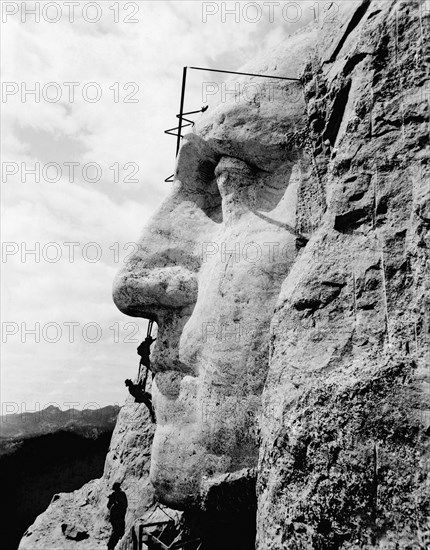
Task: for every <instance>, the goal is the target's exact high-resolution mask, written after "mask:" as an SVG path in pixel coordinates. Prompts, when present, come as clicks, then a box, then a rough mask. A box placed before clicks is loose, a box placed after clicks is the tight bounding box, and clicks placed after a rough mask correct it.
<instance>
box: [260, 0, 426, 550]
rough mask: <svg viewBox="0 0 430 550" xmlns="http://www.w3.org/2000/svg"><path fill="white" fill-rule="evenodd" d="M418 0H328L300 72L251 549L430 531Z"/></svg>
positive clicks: (422, 58)
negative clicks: (306, 153)
mask: <svg viewBox="0 0 430 550" xmlns="http://www.w3.org/2000/svg"><path fill="white" fill-rule="evenodd" d="M345 4H348V3H345ZM425 8H426V6H425V5H424V3H423V2H405V3H400V2H391V1H387V0H382V1H372V2H362V3H356V5H355V7H354V8H353V9H352V11H349V6H347V5H345V6H342V5H340V11H344V13H343V14H342V13H341V14H340V16H341V17H343V25H339V22H337V23H336V24H333V25H328V26H326V27H325V28H323V30H322V32H321V35H320V39H319V40H318V45H317V48H316V51H315V55H314V58H313V59H312V60H311V61H310V62H309V63H308V64H307V66H306V67H305V68H304V71H303V75H304V80H305V83H306V88H305V94H306V101H307V108H308V120H309V123H310V130H311V132H310V136H311V140H312V143H313V144H314V153H315V160H316V167H317V168H318V172H319V179H320V180H321V182H322V189H323V193H322V194H321V196H320V197H319V196H318V195H315V196H314V197H313V199H310V200H309V198H308V194H307V190H306V189H304V190H303V195H302V197H303V200H302V201H300V199H299V203H301V205H302V207H301V214H299V220H298V224H299V226H300V225H302V226H303V227H309V214H308V209H309V208H311V209H312V212H314V214H313V215H312V216H311V218H310V219H311V220H312V223H313V226H312V227H311V232H312V237H311V239H310V241H309V243H308V245H307V246H306V248H305V250H303V252H302V254H301V256H300V257H299V258H298V259H297V261H296V263H295V265H294V267H293V268H292V270H291V272H290V274H289V276H288V277H287V278H286V279H285V281H284V284H283V287H282V290H281V292H280V295H279V298H278V302H277V306H276V314H275V316H274V318H273V320H272V325H271V361H270V368H269V375H268V378H267V381H266V385H265V390H264V398H263V400H264V405H263V414H264V420H263V422H262V426H263V435H262V446H261V454H260V461H259V466H258V472H259V478H258V544H257V547H258V548H259V549H261V550H263V549H264V550H269V549H270V550H271V549H273V550H274V549H279V548H284V547H285V548H294V549H295V548H304V549H305V548H321V549H323V548H324V549H331V548H333V549H335V548H354V549H358V548H402V549H403V548H422V549H424V548H428V547H429V546H428V545H429V544H430V531H429V527H430V525H429V523H428V516H429V508H428V505H429V501H428V499H429V491H428V459H429V443H430V439H429V436H430V433H429V429H428V427H429V416H428V415H429V410H430V396H429V391H428V390H429V382H430V380H429V359H430V357H429V286H430V280H429V256H428V247H429V245H430V239H429V233H428V229H429V221H430V210H429V206H430V202H429V201H430V197H429V191H430V188H429V181H430V180H429V169H428V149H427V146H428V137H429V135H428V130H429V101H428V100H429V98H428V95H426V93H427V94H428V62H429V57H428V35H429V11H428V9H427V11H426V10H425ZM427 8H428V6H427ZM424 16H425V17H424Z"/></svg>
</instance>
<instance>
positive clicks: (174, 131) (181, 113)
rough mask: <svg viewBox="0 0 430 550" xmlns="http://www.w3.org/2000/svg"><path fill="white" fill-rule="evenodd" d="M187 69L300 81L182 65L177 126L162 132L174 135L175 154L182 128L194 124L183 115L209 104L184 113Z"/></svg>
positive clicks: (190, 113)
mask: <svg viewBox="0 0 430 550" xmlns="http://www.w3.org/2000/svg"><path fill="white" fill-rule="evenodd" d="M188 69H192V70H194V71H209V72H212V73H225V74H238V75H243V76H254V77H257V78H275V79H278V80H289V81H295V82H301V80H300V78H291V77H287V76H275V75H266V74H256V73H243V72H239V71H225V70H222V69H208V68H205V67H184V68H183V71H182V87H181V100H180V103H179V114H177V115H176V118H178V119H179V126H176V127H175V128H169V129H168V130H166V131H165V132H164V133H165V134H169V135H171V136H175V137H176V138H177V141H176V156H178V154H179V149H180V147H181V139H182V138H183V137H184V136H183V135H182V129H183V128H186V127H187V126H194V124H195V123H194V122H193V121H192V120H189V119H187V118H185V116H188V115H194V114H196V113H204V112H205V111H207V110H208V108H209V106H208V105H206V107H202V108H201V109H198V110H197V111H190V112H188V113H184V106H185V92H186V87H187V76H188ZM184 121H185V122H186V123H187V124H184V123H183V122H184ZM173 178H174V174H172V175H171V176H169V177H168V178H166V179H165V180H164V181H165V182H167V183H170V182H172V181H173Z"/></svg>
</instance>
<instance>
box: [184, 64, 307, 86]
mask: <svg viewBox="0 0 430 550" xmlns="http://www.w3.org/2000/svg"><path fill="white" fill-rule="evenodd" d="M188 68H189V69H194V70H195V71H209V72H211V73H227V74H241V75H244V76H258V77H260V78H278V79H279V80H294V81H296V82H301V80H300V78H290V77H287V76H274V75H268V74H255V73H241V72H238V71H222V70H220V69H205V68H204V67H188Z"/></svg>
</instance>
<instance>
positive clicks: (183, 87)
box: [176, 67, 188, 156]
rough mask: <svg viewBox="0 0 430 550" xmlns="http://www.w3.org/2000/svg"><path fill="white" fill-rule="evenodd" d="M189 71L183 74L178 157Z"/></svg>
mask: <svg viewBox="0 0 430 550" xmlns="http://www.w3.org/2000/svg"><path fill="white" fill-rule="evenodd" d="M187 70H188V67H184V72H183V73H182V92H181V105H180V107H179V128H178V141H177V143H176V156H178V153H179V149H180V147H181V132H182V115H183V113H184V103H185V86H186V85H187Z"/></svg>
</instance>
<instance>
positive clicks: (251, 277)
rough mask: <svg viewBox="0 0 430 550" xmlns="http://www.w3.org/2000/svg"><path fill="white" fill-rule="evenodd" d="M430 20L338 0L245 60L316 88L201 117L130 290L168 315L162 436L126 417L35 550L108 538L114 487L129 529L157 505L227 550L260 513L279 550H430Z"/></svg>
mask: <svg viewBox="0 0 430 550" xmlns="http://www.w3.org/2000/svg"><path fill="white" fill-rule="evenodd" d="M429 15H430V13H429V9H428V5H427V4H426V3H425V2H424V1H419V2H406V3H401V2H397V1H395V0H370V1H367V0H363V1H354V2H342V3H333V4H332V7H330V8H329V9H328V10H327V12H325V13H324V17H321V19H323V21H322V22H321V23H322V24H321V25H313V26H310V27H308V28H306V29H304V30H303V31H301V32H299V33H297V34H296V35H294V36H292V37H290V38H289V39H288V40H287V41H286V42H285V43H283V44H281V45H280V46H279V47H278V48H277V49H275V50H273V51H271V52H268V54H267V55H266V56H265V57H264V58H262V59H260V60H255V61H253V62H252V63H250V64H249V65H248V66H247V67H246V69H247V70H248V71H249V72H258V73H259V74H270V75H279V76H285V75H288V76H290V77H297V78H300V79H301V83H295V82H287V81H285V82H284V83H280V84H279V85H278V86H277V87H276V90H275V92H276V93H275V94H274V93H273V87H270V86H269V83H268V81H267V80H265V79H264V80H263V79H261V83H260V85H259V86H258V87H256V88H255V94H254V96H253V98H252V100H250V98H249V95H247V96H246V97H244V96H243V95H242V96H241V97H238V98H237V101H235V100H231V101H230V102H228V103H225V104H221V105H219V106H217V107H215V108H214V109H210V110H209V111H208V112H207V113H205V115H203V116H202V119H201V121H200V122H199V124H198V125H197V126H196V127H195V129H194V132H193V133H192V134H191V135H189V136H187V138H186V139H185V140H184V142H183V145H182V148H181V151H180V155H179V157H178V163H177V169H176V178H175V184H174V188H173V191H172V194H171V196H170V197H169V198H168V199H167V200H166V202H165V203H164V205H163V206H162V208H161V209H160V211H159V212H158V213H157V214H156V216H155V217H154V218H153V220H152V221H151V222H150V224H149V225H148V226H147V228H146V229H145V230H144V232H143V234H142V237H141V240H140V244H141V247H140V250H139V252H138V253H137V254H136V255H135V256H134V257H133V258H131V259H130V261H129V263H128V264H127V265H126V266H125V268H124V269H123V270H122V272H121V273H120V274H119V275H118V277H117V280H116V282H115V288H114V299H115V302H116V304H117V305H118V307H119V308H120V309H121V310H122V311H124V312H125V313H127V314H129V315H133V316H137V317H145V318H150V319H153V320H154V321H156V322H157V324H158V331H159V332H158V339H157V348H156V349H155V350H154V356H153V365H154V368H155V370H156V375H155V379H154V383H153V387H152V393H153V399H154V404H155V409H156V415H157V426H156V429H155V434H154V430H153V428H152V426H151V425H150V424H149V419H148V415H147V412H146V410H145V409H144V407H143V406H142V405H135V404H132V403H129V404H128V405H127V406H126V407H124V408H123V409H122V410H121V413H120V416H119V419H118V423H117V427H116V430H115V432H114V436H113V439H112V444H111V450H110V452H109V455H108V457H107V461H106V466H105V472H104V476H103V478H102V479H101V480H99V481H97V482H94V483H93V484H90V485H89V486H85V487H84V488H83V489H82V490H81V491H80V492H78V493H75V494H74V495H75V496H74V497H73V498H72V499H68V497H67V496H66V495H61V496H60V498H59V499H58V500H57V501H56V502H54V503H52V504H51V506H50V508H49V509H48V510H47V511H46V512H45V514H43V515H42V516H40V517H39V518H38V520H37V521H36V523H35V524H34V525H33V526H32V527H31V528H30V529H29V532H28V533H27V536H26V537H24V539H23V540H22V542H21V546H20V548H21V549H24V548H29V549H30V548H31V549H37V548H41V549H42V548H43V549H44V550H46V549H47V548H50V547H52V548H69V546H73V547H74V548H81V547H82V548H88V549H89V548H91V549H93V548H97V547H101V546H102V545H103V544H105V541H106V538H107V536H108V533H109V526H108V523H107V518H106V509H105V505H106V498H107V493H108V492H109V490H110V486H111V484H112V482H113V481H121V482H123V487H124V489H125V490H126V492H127V493H129V492H130V493H131V494H133V495H134V496H135V498H133V499H132V502H133V503H132V505H131V506H130V509H129V512H128V515H127V526H128V527H130V526H132V525H133V524H134V523H135V522H136V521H137V520H138V519H139V518H145V517H149V516H150V514H152V513H154V512H155V514H159V516H157V517H161V516H160V514H161V515H162V512H161V511H160V510H158V509H155V508H154V504H153V503H154V501H155V500H157V501H159V502H161V503H162V504H164V505H167V506H169V507H171V508H175V509H179V510H184V511H185V513H184V515H183V521H184V522H185V523H187V522H188V525H189V527H190V529H191V531H193V532H195V533H198V534H199V535H200V536H202V538H203V539H204V540H205V541H206V544H207V547H208V548H212V547H217V548H235V550H237V549H238V548H241V547H243V548H252V547H253V546H254V542H253V540H252V539H253V536H254V533H253V532H252V536H251V537H249V538H248V539H247V540H246V542H243V540H244V538H245V537H243V539H242V542H243V544H242V546H240V544H241V543H240V542H237V541H236V542H232V540H230V539H228V537H226V533H227V532H228V533H232V532H234V526H235V525H236V530H239V531H240V530H242V531H243V530H246V529H247V527H248V529H249V531H250V532H251V531H252V530H253V529H254V525H253V518H254V517H255V514H256V517H257V520H256V533H257V539H256V545H257V548H258V549H259V550H275V549H276V550H278V549H281V548H288V549H289V548H291V549H296V548H297V549H300V548H303V549H308V548H315V549H337V548H345V549H346V548H351V549H359V548H369V549H370V548H375V549H376V548H411V549H412V548H426V547H427V546H426V545H427V544H428V539H426V537H429V526H428V524H427V523H426V522H427V518H428V516H429V515H430V514H429V509H428V504H429V503H428V495H427V492H426V489H427V488H428V487H427V475H428V446H429V414H430V413H429V411H430V403H429V393H428V389H429V372H428V366H429V353H428V350H429V324H430V323H429V302H430V299H429V286H430V283H429V278H428V261H429V258H428V247H429V236H428V229H429V224H430V210H429V209H430V188H429V173H428V148H427V147H428V130H429V118H428V117H429V98H428V62H429V59H428V49H427V48H428V32H429ZM248 71H247V72H248ZM238 82H239V83H241V84H245V83H246V82H248V81H247V80H246V78H244V79H242V80H238ZM279 92H280V93H279ZM168 512H169V513H173V512H172V510H168ZM66 518H67V519H66ZM153 518H154V516H151V519H153ZM208 518H209V519H208ZM62 523H65V524H66V525H67V528H66V529H65V530H63V532H62V529H61V524H62ZM226 525H227V526H228V529H227V528H226V527H225V526H226ZM220 526H223V527H222V529H221V528H220ZM67 529H68V530H69V531H67ZM79 529H84V530H85V532H86V533H87V535H88V537H87V538H85V540H82V541H81V542H76V540H77V539H76V536H75V535H76V530H79ZM226 529H227V530H226ZM64 531H65V532H69V537H67V536H65V534H64ZM217 531H218V535H219V532H220V531H221V538H218V539H217V538H216V533H217ZM208 533H210V537H209V536H208ZM222 537H224V538H222ZM208 539H210V540H211V541H212V542H211V543H210V542H208ZM214 541H215V542H214ZM211 544H212V545H211ZM396 545H397V546H396Z"/></svg>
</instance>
